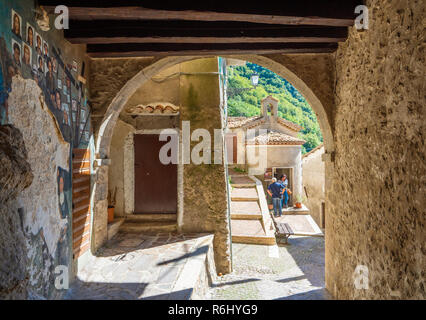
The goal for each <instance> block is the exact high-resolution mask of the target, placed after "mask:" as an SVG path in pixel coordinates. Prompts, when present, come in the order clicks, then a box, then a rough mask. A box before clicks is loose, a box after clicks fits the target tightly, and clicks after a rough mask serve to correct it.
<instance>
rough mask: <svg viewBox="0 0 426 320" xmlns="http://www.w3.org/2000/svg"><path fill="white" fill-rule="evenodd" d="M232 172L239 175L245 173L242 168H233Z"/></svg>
mask: <svg viewBox="0 0 426 320" xmlns="http://www.w3.org/2000/svg"><path fill="white" fill-rule="evenodd" d="M234 171H235V172H239V173H245V172H246V170H244V169H243V168H240V167H235V168H234Z"/></svg>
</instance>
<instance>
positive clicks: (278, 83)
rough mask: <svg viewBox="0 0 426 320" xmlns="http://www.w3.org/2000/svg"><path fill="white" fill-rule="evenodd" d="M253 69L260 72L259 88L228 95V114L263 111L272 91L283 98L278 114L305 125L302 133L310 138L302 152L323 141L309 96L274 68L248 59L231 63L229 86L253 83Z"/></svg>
mask: <svg viewBox="0 0 426 320" xmlns="http://www.w3.org/2000/svg"><path fill="white" fill-rule="evenodd" d="M253 72H257V73H258V74H259V85H258V86H257V87H256V89H253V90H249V91H245V92H243V93H241V94H237V95H234V96H232V97H228V114H229V115H230V116H234V117H236V116H245V117H250V116H256V115H260V113H261V112H260V102H261V100H262V99H263V98H265V97H267V96H268V95H270V94H271V95H273V96H274V97H275V98H277V99H279V101H280V102H279V104H278V116H279V117H282V118H284V119H287V120H290V121H292V122H294V123H297V124H299V125H301V126H302V127H303V128H304V129H303V130H302V131H301V132H300V134H299V137H300V138H302V139H304V140H306V143H305V144H304V145H303V147H302V152H303V153H306V152H309V151H310V150H312V149H313V148H315V147H316V146H318V145H319V144H321V143H322V134H321V130H320V127H319V124H318V122H317V118H316V116H315V113H314V111H313V110H312V109H311V107H310V106H309V104H308V103H307V101H306V100H305V98H304V97H303V96H302V95H301V94H300V93H299V92H298V91H297V90H296V88H294V87H293V86H292V85H291V83H289V82H288V81H286V80H285V79H284V78H281V77H280V76H278V75H277V74H275V73H273V72H272V71H270V70H268V69H265V68H263V67H261V66H258V65H256V64H254V63H249V62H247V65H246V66H239V67H228V75H229V77H228V87H229V88H231V90H232V89H233V88H249V87H252V85H251V83H250V77H251V75H252V74H253Z"/></svg>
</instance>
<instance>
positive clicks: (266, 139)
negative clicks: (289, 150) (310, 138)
mask: <svg viewBox="0 0 426 320" xmlns="http://www.w3.org/2000/svg"><path fill="white" fill-rule="evenodd" d="M305 142H306V141H305V140H303V139H299V138H296V137H292V136H290V135H288V134H285V133H282V132H276V131H270V132H268V133H264V134H261V135H258V136H256V137H254V138H253V139H250V140H249V141H247V144H258V145H302V144H304V143H305Z"/></svg>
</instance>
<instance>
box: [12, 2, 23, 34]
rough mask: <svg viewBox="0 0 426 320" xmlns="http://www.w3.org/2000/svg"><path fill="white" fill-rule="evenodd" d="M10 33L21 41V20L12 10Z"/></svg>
mask: <svg viewBox="0 0 426 320" xmlns="http://www.w3.org/2000/svg"><path fill="white" fill-rule="evenodd" d="M11 27H12V33H13V34H14V35H15V36H17V37H19V38H21V39H22V18H21V16H20V15H19V14H18V13H17V12H16V11H15V10H13V9H12V26H11Z"/></svg>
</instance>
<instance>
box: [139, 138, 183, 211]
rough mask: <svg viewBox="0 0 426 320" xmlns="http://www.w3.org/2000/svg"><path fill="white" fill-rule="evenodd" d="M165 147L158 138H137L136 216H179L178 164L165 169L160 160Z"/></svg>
mask: <svg viewBox="0 0 426 320" xmlns="http://www.w3.org/2000/svg"><path fill="white" fill-rule="evenodd" d="M176 141H177V139H176ZM166 143H168V142H167V141H159V135H158V134H137V135H135V136H134V146H135V210H134V213H136V214H143V213H148V214H150V213H158V214H160V213H176V212H177V164H173V163H170V164H166V165H164V164H162V163H161V161H160V159H159V154H160V149H161V147H162V146H163V145H164V144H166Z"/></svg>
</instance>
